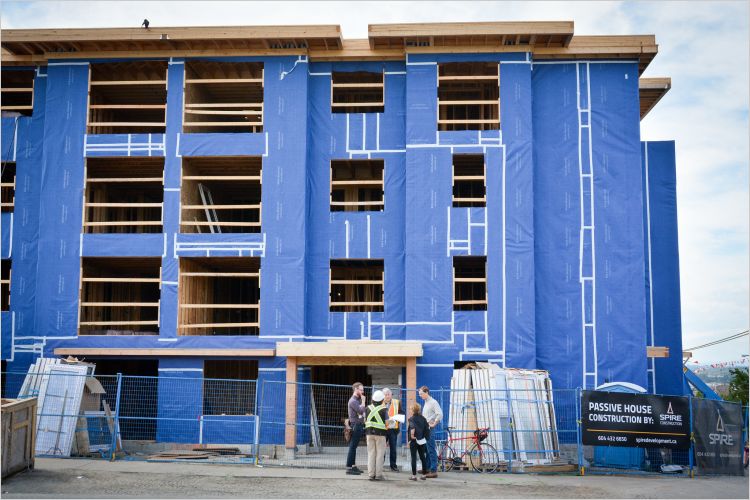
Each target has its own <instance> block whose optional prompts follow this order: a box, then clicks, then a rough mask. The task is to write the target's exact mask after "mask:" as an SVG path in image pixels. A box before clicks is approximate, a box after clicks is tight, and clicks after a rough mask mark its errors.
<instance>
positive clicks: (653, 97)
mask: <svg viewBox="0 0 750 500" xmlns="http://www.w3.org/2000/svg"><path fill="white" fill-rule="evenodd" d="M671 88H672V79H671V78H667V77H660V78H641V79H639V80H638V94H639V96H640V101H641V120H643V118H644V117H645V116H646V115H647V114H648V112H649V111H651V110H652V109H653V108H654V106H656V103H658V102H659V101H660V100H661V98H662V97H664V96H665V95H667V92H669V89H671Z"/></svg>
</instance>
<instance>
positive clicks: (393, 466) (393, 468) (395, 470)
mask: <svg viewBox="0 0 750 500" xmlns="http://www.w3.org/2000/svg"><path fill="white" fill-rule="evenodd" d="M391 470H392V471H393V472H400V471H399V468H398V467H396V466H395V465H392V466H391Z"/></svg>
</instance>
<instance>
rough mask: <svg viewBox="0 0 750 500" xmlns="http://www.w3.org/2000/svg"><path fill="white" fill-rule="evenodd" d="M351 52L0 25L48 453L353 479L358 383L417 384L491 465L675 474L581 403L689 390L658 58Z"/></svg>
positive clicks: (406, 398)
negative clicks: (479, 438)
mask: <svg viewBox="0 0 750 500" xmlns="http://www.w3.org/2000/svg"><path fill="white" fill-rule="evenodd" d="M368 34H369V36H368V38H367V39H345V38H343V37H342V35H341V29H340V27H339V26H338V25H315V26H312V25H311V26H242V27H240V26H238V27H184V28H148V25H146V27H145V28H101V29H7V30H3V37H2V78H1V80H2V88H1V89H0V90H1V95H2V108H1V109H2V152H1V153H2V372H3V380H2V382H3V387H2V395H3V398H21V399H23V398H29V397H36V398H38V407H37V410H36V411H37V417H36V419H37V422H36V424H29V425H36V426H37V429H38V431H37V433H36V438H35V439H36V441H35V445H34V449H35V451H36V454H37V456H66V457H67V456H89V457H91V456H101V457H104V458H110V459H113V460H114V459H120V458H138V459H144V460H152V461H169V460H180V459H183V460H198V461H201V460H202V461H203V462H213V461H216V462H231V463H255V464H258V463H265V464H268V465H292V466H303V467H330V468H335V467H339V468H343V457H344V456H345V454H346V446H347V444H346V442H345V440H344V436H343V433H342V430H343V427H344V419H345V418H346V415H347V414H346V407H347V401H348V400H349V398H350V396H351V384H352V383H354V382H361V383H363V384H364V385H365V386H366V392H367V395H368V402H369V401H370V399H369V397H370V395H371V394H372V391H374V390H375V389H380V388H384V387H389V388H391V390H392V391H393V392H394V398H396V399H399V400H400V401H402V404H403V405H405V406H406V407H408V406H409V405H410V404H412V403H414V402H416V401H418V397H417V388H418V387H420V386H423V385H426V386H429V388H430V390H431V394H432V395H433V397H434V398H435V399H436V400H437V401H439V402H440V404H441V406H442V408H443V412H444V420H443V422H442V423H441V426H440V427H439V429H440V437H439V439H441V440H443V442H448V441H446V440H447V439H448V436H447V435H446V434H444V433H445V431H447V427H448V426H451V427H452V428H454V429H455V430H454V432H453V434H454V437H456V436H458V437H459V438H460V437H462V436H463V437H465V438H466V439H469V438H470V437H471V436H472V435H473V433H474V432H475V431H476V430H477V429H480V428H489V429H490V431H489V434H488V436H487V438H486V440H485V442H486V443H487V444H488V445H489V446H490V448H492V449H494V450H496V451H497V453H496V454H495V455H493V457H494V458H492V459H491V460H490V462H491V464H490V465H492V466H493V467H494V468H493V469H492V470H491V471H492V472H494V471H505V472H532V471H539V472H555V471H558V472H568V473H579V472H582V471H583V470H584V468H589V467H591V468H595V467H597V466H598V467H601V468H602V469H603V470H604V469H606V470H611V469H612V468H617V467H621V468H622V469H628V470H639V471H647V472H655V471H656V472H660V471H661V472H664V470H665V469H664V466H665V465H668V466H672V467H677V468H679V471H680V472H685V473H687V471H688V470H689V471H690V474H691V475H692V473H693V466H694V463H693V456H692V451H691V452H690V453H688V452H687V451H685V450H680V451H677V450H666V451H667V452H668V453H665V450H663V449H660V447H640V448H637V447H636V448H627V450H640V451H637V452H632V451H631V452H628V453H625V454H623V453H624V452H620V451H617V450H625V449H626V448H619V449H618V448H615V447H608V446H589V445H587V444H583V442H582V438H581V429H580V419H581V415H580V413H581V394H582V391H589V390H590V391H594V390H605V389H606V388H610V389H612V388H616V389H618V390H620V392H632V393H639V394H643V395H644V397H648V395H670V396H678V397H680V398H684V399H685V400H687V398H688V397H690V396H692V391H691V387H690V385H689V382H692V383H693V384H695V383H698V384H700V381H697V382H695V381H691V380H688V379H686V377H685V374H684V363H683V362H684V360H685V359H687V358H689V356H690V353H684V352H683V346H682V340H681V338H682V329H681V324H680V280H679V256H678V246H677V217H676V197H675V175H676V174H675V171H676V164H675V144H674V142H671V141H657V142H652V141H647V140H644V139H645V138H643V137H641V133H640V120H641V119H642V118H643V117H644V116H646V114H647V113H649V111H650V110H651V109H652V108H653V107H654V106H655V105H656V104H657V102H658V101H659V100H660V99H661V98H662V97H663V96H664V95H665V94H666V93H667V92H668V91H669V90H670V86H671V81H670V78H668V77H663V78H641V74H642V73H643V72H644V70H645V69H646V68H647V66H648V65H649V63H650V62H651V61H652V60H653V58H654V57H656V55H657V52H658V45H657V43H656V38H655V36H654V35H618V36H583V35H576V34H574V23H573V22H571V21H564V22H482V23H439V24H429V23H428V24H413V25H412V24H372V25H369V30H368ZM701 389H702V387H701ZM616 392H617V391H616ZM704 394H707V393H705V392H704ZM671 408H672V407H671V406H670V410H671ZM745 414H746V412H745ZM740 424H741V423H740ZM743 428H744V427H743ZM362 444H363V445H362V446H361V447H360V450H359V452H358V453H359V456H358V463H361V464H366V458H365V455H366V453H365V446H364V441H363V443H362ZM612 450H615V451H614V452H613V451H612ZM691 450H692V449H691ZM457 451H459V450H457ZM402 460H403V462H404V463H406V459H402ZM441 460H444V461H445V460H448V459H446V457H445V456H442V455H441ZM450 460H452V459H450ZM446 463H447V464H448V466H450V467H453V465H456V469H460V468H461V467H459V466H460V465H464V466H465V465H466V464H465V463H463V462H459V461H458V460H456V461H455V462H453V461H448V462H446ZM443 465H445V464H443ZM485 466H486V465H482V467H485ZM669 470H670V471H671V470H672V469H669ZM480 472H482V471H480ZM485 472H486V470H485Z"/></svg>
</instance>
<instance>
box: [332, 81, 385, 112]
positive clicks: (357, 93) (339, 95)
mask: <svg viewBox="0 0 750 500" xmlns="http://www.w3.org/2000/svg"><path fill="white" fill-rule="evenodd" d="M384 111H385V74H384V73H383V72H382V71H381V72H380V73H373V72H367V71H357V72H333V73H331V113H383V112H384Z"/></svg>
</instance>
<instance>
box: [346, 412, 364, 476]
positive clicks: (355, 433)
mask: <svg viewBox="0 0 750 500" xmlns="http://www.w3.org/2000/svg"><path fill="white" fill-rule="evenodd" d="M364 433H365V424H360V423H357V424H354V427H352V440H351V441H349V453H348V454H347V456H346V467H347V468H349V467H351V466H352V465H354V464H355V462H356V461H357V446H359V440H360V439H362V435H363V434H364Z"/></svg>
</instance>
